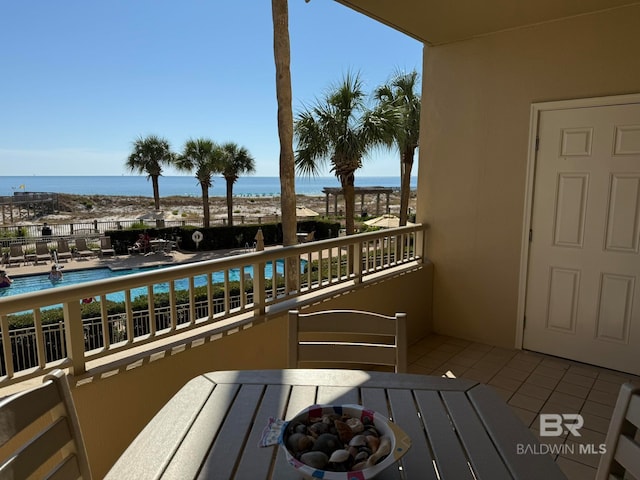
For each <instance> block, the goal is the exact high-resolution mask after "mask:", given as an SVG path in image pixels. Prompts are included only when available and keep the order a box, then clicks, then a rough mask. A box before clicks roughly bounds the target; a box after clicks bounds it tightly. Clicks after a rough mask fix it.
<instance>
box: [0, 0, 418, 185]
mask: <svg viewBox="0 0 640 480" xmlns="http://www.w3.org/2000/svg"><path fill="white" fill-rule="evenodd" d="M289 31H290V36H291V75H292V87H293V108H294V114H295V112H296V111H298V110H299V109H300V108H301V107H302V105H303V104H311V103H313V102H314V100H315V99H316V98H318V97H321V96H322V95H323V94H324V93H325V92H326V91H327V89H328V88H329V87H330V86H331V85H333V84H336V83H337V82H339V81H340V80H341V78H342V76H343V75H344V73H345V72H347V71H349V70H350V71H358V72H360V75H361V77H362V78H363V80H364V82H365V87H366V89H367V90H368V91H372V90H373V89H374V88H375V87H376V86H378V85H379V84H381V83H383V82H385V81H386V80H387V79H388V78H389V76H390V75H391V74H392V73H393V72H394V71H397V70H403V71H411V70H414V69H415V70H417V71H418V72H421V67H422V65H421V63H422V44H421V43H419V42H417V41H416V40H413V39H412V38H409V37H407V36H406V35H403V34H401V33H399V32H396V31H394V30H393V29H391V28H389V27H386V26H384V25H382V24H379V23H377V22H376V21H374V20H371V19H369V18H367V17H364V16H363V15H360V14H358V13H356V12H353V11H351V10H350V9H348V8H346V7H344V6H342V5H340V4H338V3H336V2H334V1H332V0H311V2H310V3H305V2H304V1H303V0H289ZM0 65H1V67H0V166H1V168H0V172H1V174H2V175H120V174H127V173H128V172H127V170H126V169H125V167H124V163H125V161H126V158H127V156H128V154H129V153H130V151H131V146H132V142H133V141H134V140H135V139H136V138H137V137H139V136H145V135H148V134H156V135H160V136H163V137H166V138H167V139H168V140H169V141H170V142H171V145H172V147H173V149H174V150H176V151H179V150H181V149H182V146H183V145H184V142H185V141H186V140H187V139H189V138H198V137H207V138H211V139H212V140H214V141H217V142H226V141H233V142H236V143H238V144H240V145H242V146H244V147H246V148H247V149H248V150H249V151H250V153H251V154H252V155H253V156H254V158H255V159H256V167H257V172H256V174H257V175H261V176H277V174H278V155H279V145H278V135H277V123H276V111H277V106H276V97H275V67H274V61H273V27H272V20H271V1H270V0H235V1H222V0H181V1H179V2H178V1H175V0H109V1H105V0H103V1H86V0H65V1H61V2H58V1H56V2H53V1H50V0H20V1H12V2H3V5H2V16H1V17H0ZM398 165H399V160H398V156H397V153H396V152H380V153H377V154H374V155H373V156H372V157H370V158H368V159H367V160H366V161H365V166H364V168H362V169H361V170H359V171H358V175H361V176H396V175H399V166H398ZM414 168H415V167H414ZM165 174H168V175H170V174H175V172H172V171H171V170H167V171H165ZM323 174H325V175H330V172H329V171H328V170H326V171H325V172H324V173H323ZM414 174H415V170H414Z"/></svg>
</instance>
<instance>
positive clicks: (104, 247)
mask: <svg viewBox="0 0 640 480" xmlns="http://www.w3.org/2000/svg"><path fill="white" fill-rule="evenodd" d="M100 254H101V255H111V256H115V255H116V251H115V250H114V248H113V247H112V246H111V237H100Z"/></svg>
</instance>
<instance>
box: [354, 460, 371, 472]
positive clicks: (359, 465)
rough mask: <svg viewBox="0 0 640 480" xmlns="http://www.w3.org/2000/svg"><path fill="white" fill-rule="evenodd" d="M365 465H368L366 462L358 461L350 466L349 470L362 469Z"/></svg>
mask: <svg viewBox="0 0 640 480" xmlns="http://www.w3.org/2000/svg"><path fill="white" fill-rule="evenodd" d="M367 467H368V465H367V462H359V463H356V464H355V465H353V466H352V467H351V471H353V472H356V471H358V470H364V469H365V468H367Z"/></svg>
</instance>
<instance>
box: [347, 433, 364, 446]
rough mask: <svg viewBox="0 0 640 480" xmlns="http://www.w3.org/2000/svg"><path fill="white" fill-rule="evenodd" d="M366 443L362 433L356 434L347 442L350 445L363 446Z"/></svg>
mask: <svg viewBox="0 0 640 480" xmlns="http://www.w3.org/2000/svg"><path fill="white" fill-rule="evenodd" d="M366 444H367V438H366V437H365V436H364V435H356V436H355V437H353V438H352V439H351V441H350V442H349V446H351V447H364V446H365V445H366Z"/></svg>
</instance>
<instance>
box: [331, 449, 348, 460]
mask: <svg viewBox="0 0 640 480" xmlns="http://www.w3.org/2000/svg"><path fill="white" fill-rule="evenodd" d="M350 457H351V455H349V452H348V451H347V450H343V449H340V450H336V451H335V452H333V453H332V454H331V456H330V457H329V462H330V463H343V462H346V461H347V460H349V458H350Z"/></svg>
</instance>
